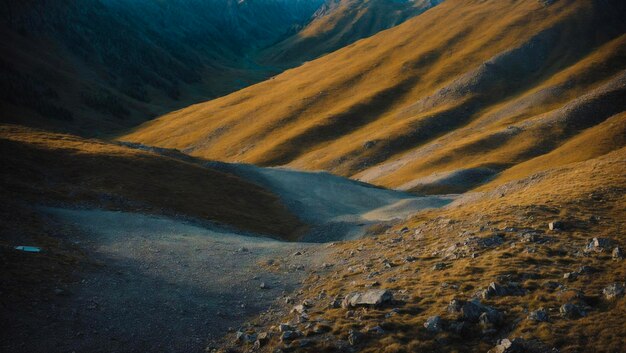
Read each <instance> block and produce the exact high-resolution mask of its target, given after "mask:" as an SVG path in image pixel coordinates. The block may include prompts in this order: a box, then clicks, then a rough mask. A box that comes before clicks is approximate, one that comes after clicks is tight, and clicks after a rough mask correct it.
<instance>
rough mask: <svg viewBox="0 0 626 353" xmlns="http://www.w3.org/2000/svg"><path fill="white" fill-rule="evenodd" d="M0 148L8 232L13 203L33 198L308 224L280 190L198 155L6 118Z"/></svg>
mask: <svg viewBox="0 0 626 353" xmlns="http://www.w3.org/2000/svg"><path fill="white" fill-rule="evenodd" d="M0 148H1V150H2V154H1V155H0V159H1V161H2V165H3V170H2V172H1V173H0V177H1V179H0V181H1V183H0V198H1V199H2V200H4V201H3V206H2V209H1V210H0V211H1V212H0V214H1V215H2V218H3V219H4V220H3V222H2V223H3V225H5V226H6V228H5V227H3V229H2V230H3V233H4V232H6V233H7V234H11V233H12V232H13V231H12V230H11V229H14V230H15V234H20V233H21V230H20V229H21V228H20V227H24V224H23V223H21V222H19V221H17V220H16V219H15V217H16V213H15V212H14V210H16V209H19V208H30V207H32V205H65V206H68V205H69V206H74V207H76V206H78V207H94V208H109V209H116V210H131V211H142V212H145V213H152V214H165V215H170V216H172V215H173V216H177V215H183V216H184V217H190V218H192V219H197V220H202V221H211V222H217V223H221V224H223V225H227V226H230V227H234V228H236V229H240V230H244V231H249V232H255V233H260V234H265V235H272V236H276V237H282V238H286V239H295V238H297V236H298V235H299V234H300V233H301V230H303V229H302V227H303V224H302V223H301V222H300V221H299V220H298V218H297V217H296V216H294V215H293V214H291V213H290V212H289V211H288V210H287V209H286V207H285V206H284V205H283V204H282V203H281V202H280V200H279V199H278V198H277V196H276V195H274V194H272V193H270V192H269V191H267V190H265V189H263V188H261V187H259V186H257V185H255V184H253V183H250V182H248V181H245V180H243V179H241V178H239V177H237V176H235V175H233V174H229V173H225V172H222V171H218V170H215V169H212V168H207V167H204V166H201V165H200V163H196V162H195V161H194V160H193V159H187V160H184V159H180V158H179V157H178V156H175V155H174V156H172V157H169V156H166V155H161V154H157V153H153V152H150V151H142V150H138V149H131V148H128V147H124V146H120V145H117V144H113V143H107V142H103V141H99V140H91V139H84V138H80V137H76V136H73V135H65V134H55V133H49V132H45V131H41V130H34V129H29V128H24V127H19V126H14V125H0ZM5 217H6V219H5ZM5 221H6V222H5ZM6 238H7V235H6V234H5V235H4V238H3V239H4V240H7V239H6ZM22 241H23V239H22Z"/></svg>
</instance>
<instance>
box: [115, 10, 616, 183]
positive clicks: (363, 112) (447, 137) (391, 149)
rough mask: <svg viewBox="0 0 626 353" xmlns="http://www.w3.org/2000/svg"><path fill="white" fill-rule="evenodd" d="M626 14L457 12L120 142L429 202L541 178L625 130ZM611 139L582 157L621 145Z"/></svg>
mask: <svg viewBox="0 0 626 353" xmlns="http://www.w3.org/2000/svg"><path fill="white" fill-rule="evenodd" d="M625 8H626V5H625V4H624V3H623V2H621V1H617V0H612V1H600V0H582V1H573V0H558V1H555V2H552V3H551V4H550V5H544V4H543V3H541V2H538V1H534V0H524V1H512V0H505V1H472V0H449V1H446V2H444V3H442V4H441V5H438V6H437V7H435V8H433V9H431V10H429V11H427V12H425V13H424V14H422V15H420V16H418V17H416V18H413V19H411V20H408V21H406V22H405V23H403V24H402V25H400V26H397V27H395V28H392V29H390V30H387V31H384V32H381V33H379V34H377V35H375V36H373V37H371V38H368V39H365V40H361V41H358V42H356V43H354V44H352V45H350V46H348V47H346V48H344V49H341V50H338V51H336V52H334V53H332V54H329V55H326V56H324V57H322V58H320V59H318V60H315V61H312V62H308V63H306V64H304V65H303V66H301V67H298V68H296V69H292V70H288V71H286V72H284V73H283V74H281V75H279V76H276V77H275V78H273V79H271V80H268V81H266V82H263V83H260V84H257V85H254V86H251V87H248V88H246V89H243V90H241V91H239V92H236V93H233V94H231V95H228V96H225V97H222V98H220V99H216V100H213V101H209V102H206V103H202V104H197V105H194V106H191V107H188V108H186V109H182V110H179V111H176V112H173V113H170V114H168V115H165V116H163V117H161V118H159V119H157V120H155V121H152V122H149V123H147V124H145V125H143V126H141V127H139V128H138V129H136V130H135V131H133V132H131V133H130V134H128V135H126V136H122V137H121V139H122V140H131V141H139V142H142V143H146V144H151V145H158V146H164V147H169V148H177V149H180V150H183V151H185V152H188V153H190V154H192V155H196V156H202V157H207V158H211V159H218V160H225V161H241V162H249V163H256V164H260V165H287V166H291V167H296V168H305V169H324V170H328V171H330V172H333V173H336V174H340V175H344V176H350V177H353V178H358V179H361V180H364V181H368V182H372V183H375V184H380V185H383V186H388V187H396V188H402V189H405V190H410V191H414V192H423V193H442V192H462V191H466V190H469V189H472V188H474V187H476V186H479V185H481V184H484V183H486V182H488V181H489V180H492V179H493V178H494V177H495V176H496V175H498V173H500V172H502V171H504V170H507V169H509V168H511V167H513V166H515V165H521V166H520V167H519V168H517V169H514V170H512V171H511V173H515V175H516V177H522V176H524V175H528V173H531V172H534V171H536V169H537V168H534V167H532V162H530V161H531V160H532V159H533V158H536V157H539V156H542V155H546V154H548V153H550V152H552V151H555V150H556V149H557V148H559V146H561V145H563V148H568V147H567V146H568V144H567V143H568V142H569V143H570V144H569V145H572V144H575V143H576V141H574V140H572V139H573V138H576V137H577V136H578V135H579V134H581V133H585V132H586V131H587V129H590V128H593V129H594V130H590V131H588V132H586V133H587V134H596V135H599V136H605V135H607V134H609V135H610V134H612V133H613V132H612V131H613V130H612V125H611V124H609V123H603V122H605V121H607V119H612V120H611V121H613V122H614V123H616V124H618V125H619V126H621V122H622V121H623V119H624V116H623V115H620V113H621V112H623V111H624V110H625V108H626V99H625V98H626V91H625V89H626V60H625V54H626V53H625V52H624V50H625V49H624V48H626V35H624V33H625V29H626V25H625V22H624V21H623V19H624V18H625V14H626V9H625ZM579 138H580V139H584V138H585V137H584V136H581V137H579ZM606 141H607V144H606V145H605V146H604V147H603V148H599V149H595V150H594V151H591V152H589V153H588V156H587V157H592V156H595V155H597V154H603V153H606V152H608V151H611V150H614V149H618V148H620V147H622V146H623V141H622V140H621V139H619V138H615V139H607V140H606ZM564 144H565V145H564ZM555 153H556V152H555ZM583 157H584V154H583V155H580V157H578V158H583ZM544 158H549V157H544ZM527 161H529V162H528V164H523V163H524V162H527ZM522 164H523V165H522ZM524 165H525V166H528V168H527V169H524ZM503 178H505V176H503Z"/></svg>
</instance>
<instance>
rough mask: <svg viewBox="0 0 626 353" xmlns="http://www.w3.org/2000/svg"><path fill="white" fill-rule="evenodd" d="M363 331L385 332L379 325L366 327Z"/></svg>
mask: <svg viewBox="0 0 626 353" xmlns="http://www.w3.org/2000/svg"><path fill="white" fill-rule="evenodd" d="M365 331H366V332H367V333H369V334H374V335H382V334H383V333H385V330H383V328H382V327H380V326H374V327H371V328H366V329H365Z"/></svg>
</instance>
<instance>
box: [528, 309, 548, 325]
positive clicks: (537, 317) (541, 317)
mask: <svg viewBox="0 0 626 353" xmlns="http://www.w3.org/2000/svg"><path fill="white" fill-rule="evenodd" d="M528 319H529V320H532V321H536V322H547V321H549V320H550V318H549V316H548V312H547V311H545V310H544V309H543V308H541V309H539V310H535V311H531V312H530V314H528Z"/></svg>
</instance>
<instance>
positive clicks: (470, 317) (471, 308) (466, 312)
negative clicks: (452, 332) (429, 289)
mask: <svg viewBox="0 0 626 353" xmlns="http://www.w3.org/2000/svg"><path fill="white" fill-rule="evenodd" d="M448 311H450V312H460V313H461V317H462V318H463V320H465V321H468V322H473V323H477V322H479V319H480V316H481V315H482V314H483V313H487V314H488V315H490V316H491V317H490V320H491V319H493V320H491V321H494V322H496V321H499V320H498V319H497V318H498V317H499V316H501V315H502V314H501V313H500V312H498V311H497V310H496V309H494V308H492V307H489V306H486V305H483V304H481V303H480V301H479V300H478V299H473V300H471V301H464V300H459V299H453V300H452V301H451V302H450V304H449V305H448Z"/></svg>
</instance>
